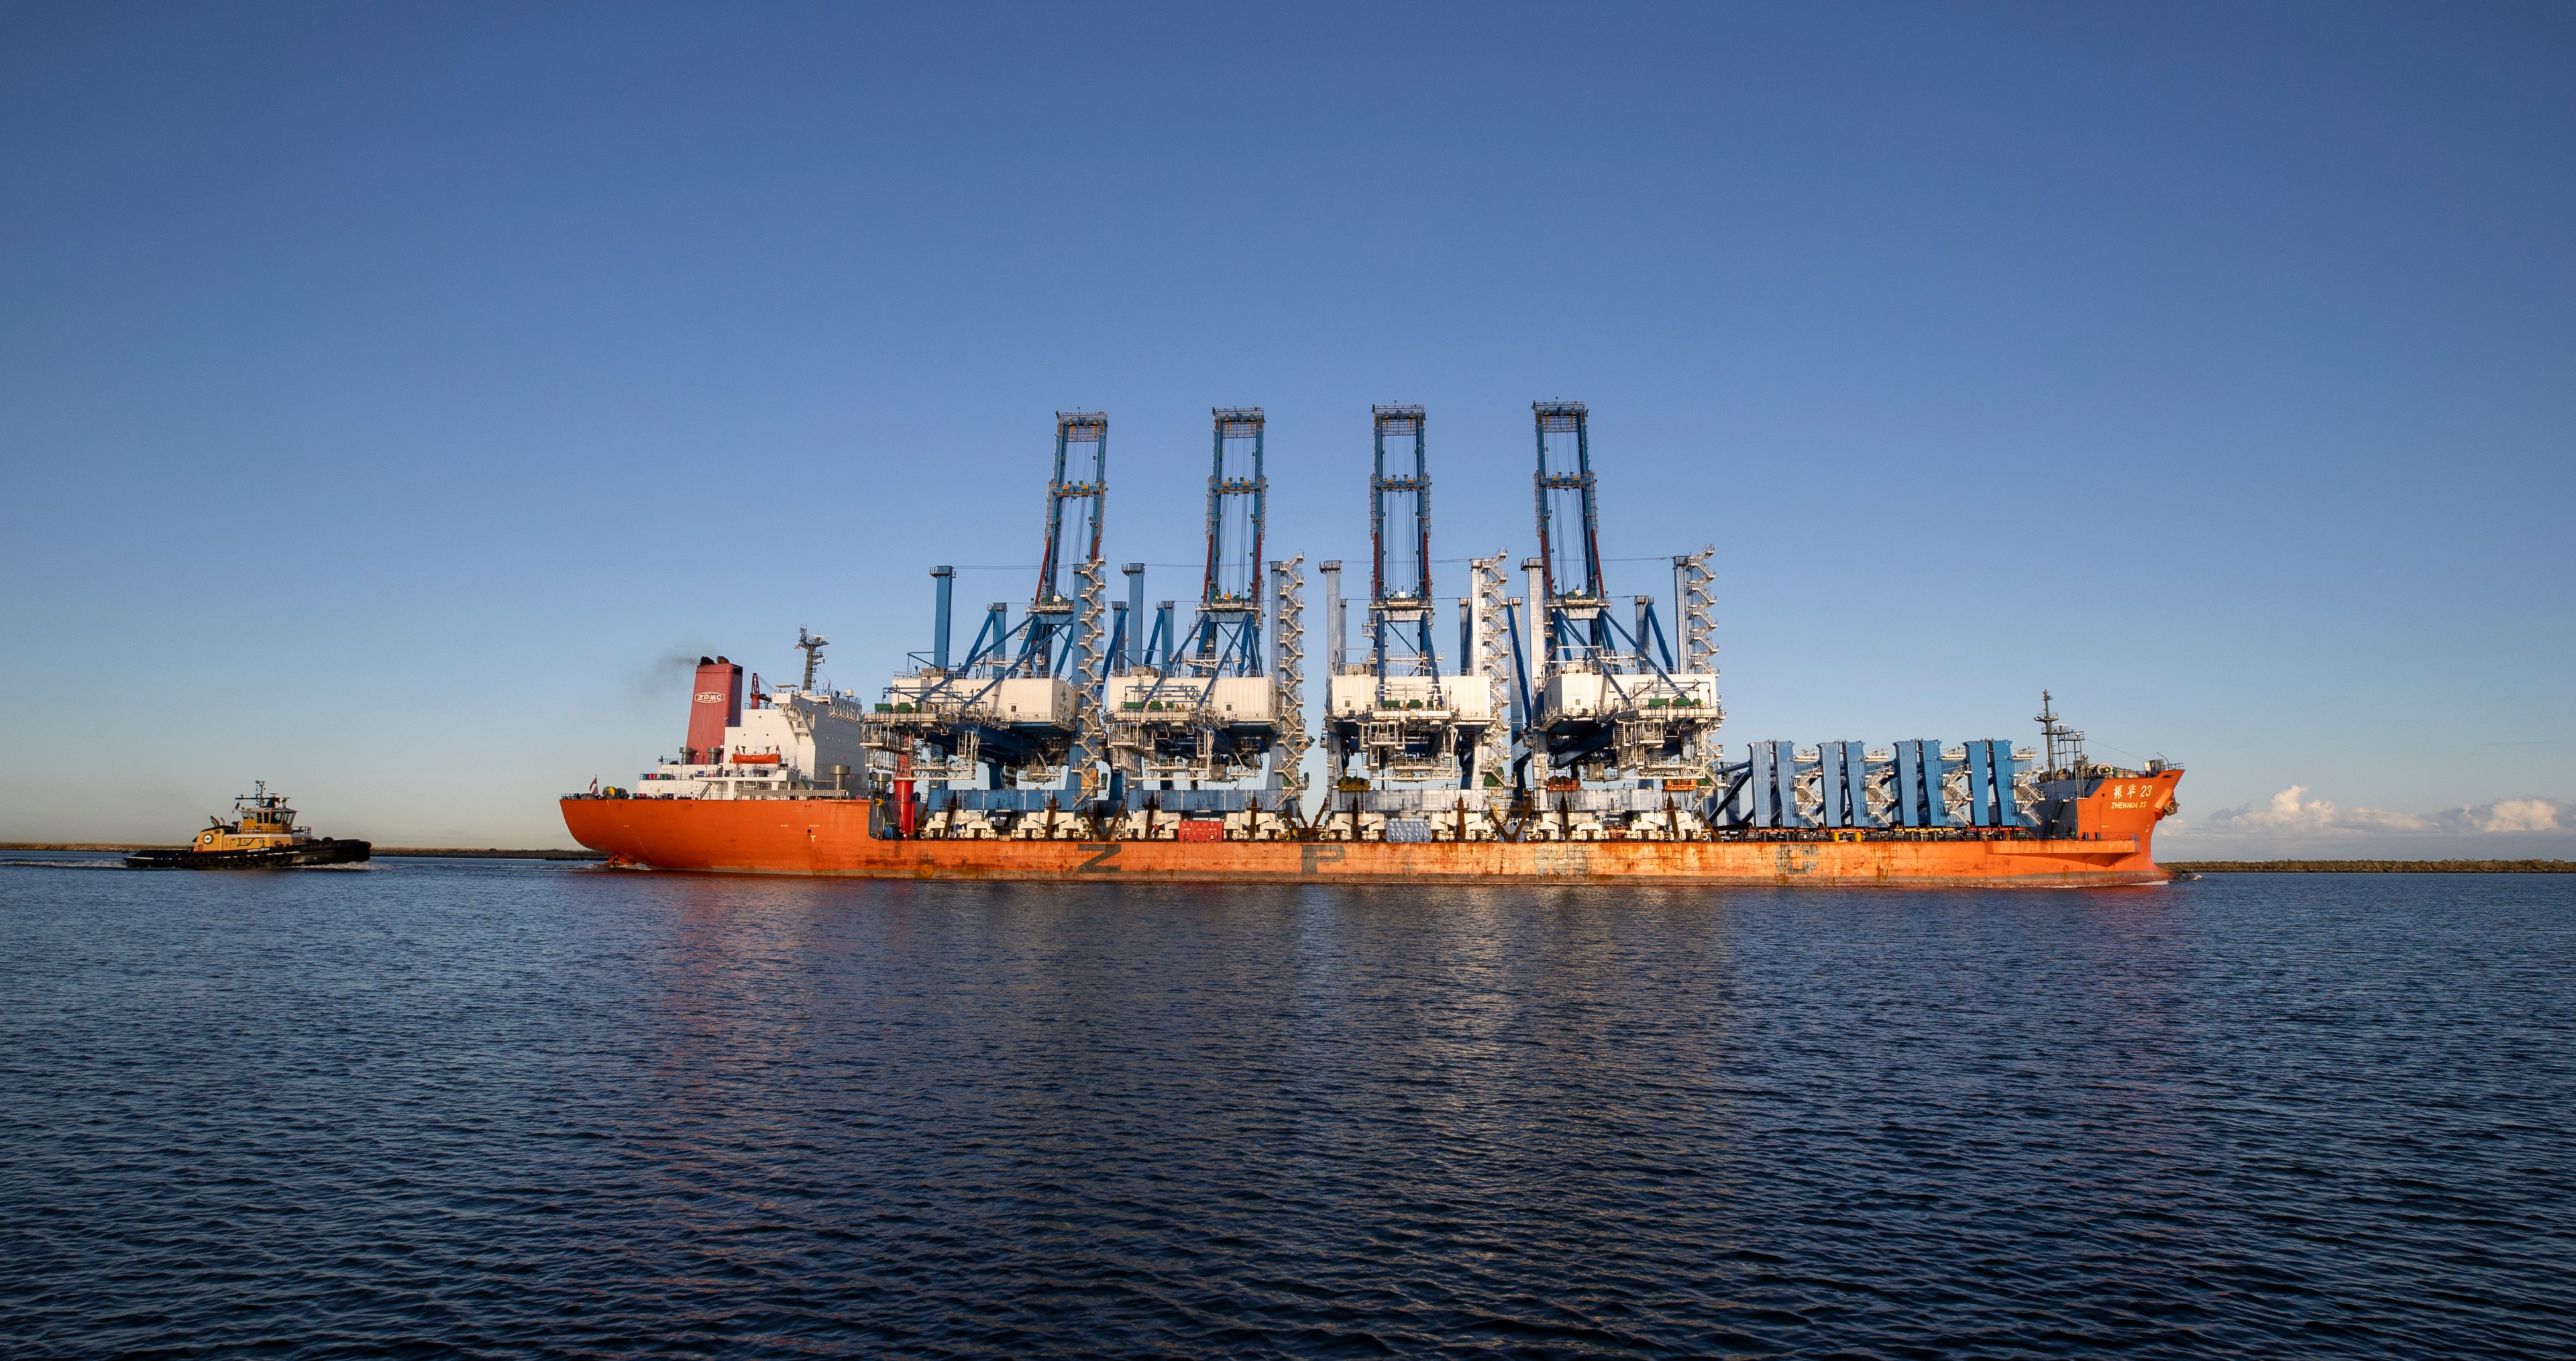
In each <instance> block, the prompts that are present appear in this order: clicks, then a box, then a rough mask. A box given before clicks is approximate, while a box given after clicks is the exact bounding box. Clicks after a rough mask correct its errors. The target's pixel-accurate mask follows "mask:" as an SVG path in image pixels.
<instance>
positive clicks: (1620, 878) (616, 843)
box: [563, 798, 2172, 887]
mask: <svg viewBox="0 0 2576 1361" xmlns="http://www.w3.org/2000/svg"><path fill="white" fill-rule="evenodd" d="M2088 802H2089V800H2088ZM2159 802H2161V799H2159ZM870 812H871V806H870V805H869V804H868V803H866V802H864V801H860V800H837V801H836V800H828V799H775V800H770V799H761V800H751V799H745V800H721V799H587V798H576V799H566V800H564V801H563V814H564V823H565V825H566V826H567V827H569V828H570V829H571V831H572V835H573V838H574V839H575V840H577V841H579V842H580V843H581V844H583V845H584V846H588V847H590V848H591V849H593V850H597V851H605V852H607V853H608V855H609V856H610V857H611V858H612V861H613V862H615V863H618V864H622V865H629V866H635V867H638V868H650V869H665V870H704V871H716V872H722V873H733V874H794V875H823V876H841V877H850V878H868V879H1064V880H1091V881H1094V882H1102V881H1108V882H1132V881H1137V880H1149V881H1156V882H1186V881H1214V882H1229V883H1532V884H1609V883H1659V884H1670V885H1679V884H1823V885H1886V886H1901V885H1921V886H1927V887H1928V886H1958V885H2017V886H2031V887H2071V886H2087V885H2118V884H2153V883H2161V882H2163V881H2164V880H2166V879H2169V878H2171V877H2172V876H2171V874H2170V873H2169V872H2167V871H2166V870H2164V869H2162V868H2160V867H2158V866H2157V864H2156V863H2155V858H2154V856H2153V854H2152V852H2151V850H2150V845H2149V843H2150V832H2151V830H2152V823H2153V819H2152V818H2145V819H2140V821H2142V822H2144V823H2145V824H2146V825H2144V826H2141V827H2138V828H2135V829H2133V830H2127V829H2114V828H2104V829H2103V830H2101V831H2096V832H2093V833H2090V834H2089V838H2088V839H2074V838H2070V839H2040V838H2036V837H2019V838H2012V839H2000V838H1999V839H1992V840H1985V839H1970V838H1967V837H1960V838H1955V839H1951V838H1945V839H1941V840H1900V839H1895V838H1893V837H1875V838H1862V839H1852V840H1839V841H1837V840H1800V841H1752V840H1718V841H1602V842H1497V841H1471V842H1466V843H1456V842H1432V843H1427V844H1425V843H1388V842H1376V841H1360V842H1351V841H1304V842H1300V841H1268V842H1261V841H1219V842H1181V841H1166V840H1153V841H1141V840H1126V841H963V840H961V841H946V840H909V841H907V840H900V839H895V838H892V837H886V838H879V837H876V836H872V835H870V826H871V817H870ZM2128 820H2129V819H2117V821H2128ZM1845 835H1847V836H1848V835H1851V834H1849V833H1846V834H1845Z"/></svg>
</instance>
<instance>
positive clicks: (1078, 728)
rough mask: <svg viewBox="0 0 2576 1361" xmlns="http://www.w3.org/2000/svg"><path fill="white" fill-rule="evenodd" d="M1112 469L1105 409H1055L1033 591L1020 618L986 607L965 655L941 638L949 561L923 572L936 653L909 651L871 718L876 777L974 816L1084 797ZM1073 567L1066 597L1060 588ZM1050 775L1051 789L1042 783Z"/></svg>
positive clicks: (1099, 658) (1095, 737)
mask: <svg viewBox="0 0 2576 1361" xmlns="http://www.w3.org/2000/svg"><path fill="white" fill-rule="evenodd" d="M1108 470H1109V418H1108V417H1107V416H1105V415H1103V414H1102V413H1100V412H1097V411H1059V412H1057V413H1056V423H1055V469H1054V474H1053V475H1052V476H1051V477H1050V478H1049V479H1048V481H1047V497H1046V543H1045V548H1044V551H1043V552H1042V554H1041V555H1040V558H1039V563H1038V580H1037V590H1036V593H1035V595H1034V597H1033V598H1032V599H1031V601H1030V603H1029V608H1028V613H1027V615H1026V616H1025V617H1024V618H1022V619H1021V620H1020V622H1018V623H1017V624H1014V623H1012V622H1011V618H1010V604H1009V602H1007V601H995V602H993V603H992V604H991V605H990V606H988V607H986V611H985V618H984V623H983V626H982V628H981V629H979V630H978V631H977V633H976V635H975V639H974V641H973V642H972V643H971V644H970V645H968V647H967V649H966V652H965V655H964V656H963V657H952V656H951V651H950V646H949V644H950V637H951V633H952V622H953V621H952V613H951V611H952V604H953V594H954V592H953V586H954V583H955V580H956V570H955V569H954V568H952V567H934V568H932V569H931V572H930V576H931V582H932V586H933V595H934V599H935V603H934V606H933V613H932V632H931V639H932V641H931V650H930V651H929V652H928V653H913V654H911V658H910V660H911V662H912V666H911V669H909V670H907V671H906V672H905V673H904V674H902V675H900V676H897V677H896V678H895V679H894V680H893V682H892V683H891V684H889V685H888V686H887V687H886V689H885V698H884V699H883V700H881V701H879V702H878V703H877V704H876V706H875V709H874V712H872V713H871V714H870V715H869V716H868V724H869V728H870V741H869V746H870V748H871V751H872V753H873V754H874V756H873V759H872V764H873V765H874V766H875V773H877V774H878V775H879V776H881V777H883V776H893V777H894V778H895V780H896V782H897V783H898V784H899V785H902V784H910V783H913V782H915V781H920V782H926V783H927V784H929V785H931V786H932V789H931V790H930V791H929V792H930V793H931V794H932V798H931V799H930V800H929V802H930V803H932V804H934V805H940V806H942V807H945V806H948V805H954V806H956V807H958V808H963V809H966V810H967V811H970V812H972V813H974V814H977V815H979V816H980V815H985V814H991V815H1009V814H1015V813H1026V812H1032V811H1038V810H1039V809H1041V808H1042V807H1043V808H1049V809H1052V808H1058V807H1069V806H1072V805H1073V804H1076V803H1079V802H1083V801H1085V800H1087V799H1088V798H1089V796H1090V793H1089V791H1091V789H1092V787H1093V784H1094V778H1093V770H1092V767H1093V761H1094V758H1095V757H1096V756H1097V755H1098V754H1099V753H1100V751H1101V750H1102V746H1103V744H1102V741H1101V734H1100V731H1099V702H1098V684H1099V678H1100V677H1101V675H1102V674H1103V671H1104V669H1105V668H1104V667H1103V662H1104V661H1105V660H1106V656H1105V653H1106V648H1105V647H1104V644H1103V639H1102V628H1101V625H1102V615H1103V613H1104V610H1103V604H1104V599H1105V594H1106V577H1105V573H1104V571H1103V564H1102V562H1101V531H1102V522H1103V519H1104V516H1105V512H1106V509H1107V503H1108V492H1109V479H1108ZM1068 568H1069V569H1070V571H1071V573H1072V575H1073V577H1074V582H1073V585H1074V593H1073V594H1071V595H1068V594H1066V592H1065V589H1064V588H1065V585H1066V582H1065V574H1066V571H1067V570H1068ZM979 768H980V770H979ZM979 776H980V779H979ZM955 781H966V782H977V783H981V784H982V785H983V788H982V789H980V790H969V791H964V792H962V793H955V794H954V796H953V797H952V796H951V795H949V794H943V793H941V792H940V791H939V790H938V788H937V787H938V786H940V785H944V784H947V783H950V782H955ZM1059 782H1061V783H1062V784H1063V785H1064V788H1063V790H1062V791H1061V793H1060V794H1059V792H1056V791H1054V790H1051V789H1050V788H1049V787H1050V786H1055V785H1057V784H1058V783H1059ZM903 792H904V793H905V794H907V795H909V792H910V791H909V790H905V791H903Z"/></svg>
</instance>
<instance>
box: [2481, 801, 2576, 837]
mask: <svg viewBox="0 0 2576 1361" xmlns="http://www.w3.org/2000/svg"><path fill="white" fill-rule="evenodd" d="M2460 811H2461V812H2462V813H2465V814H2467V815H2468V818H2469V821H2470V826H2471V827H2472V828H2473V829H2474V830H2476V831H2481V832H2563V831H2567V830H2570V826H2569V823H2568V821H2567V817H2568V814H2569V813H2570V812H2571V811H2576V810H2571V809H2570V808H2569V806H2568V805H2566V804H2563V803H2559V802H2557V801H2555V800H2552V799H2498V800H2496V801H2495V802H2494V803H2491V804H2488V805H2487V806H2485V807H2484V808H2464V809H2461V810H2460Z"/></svg>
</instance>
